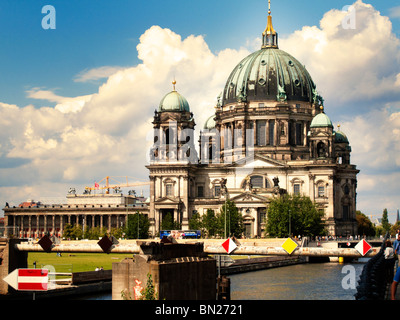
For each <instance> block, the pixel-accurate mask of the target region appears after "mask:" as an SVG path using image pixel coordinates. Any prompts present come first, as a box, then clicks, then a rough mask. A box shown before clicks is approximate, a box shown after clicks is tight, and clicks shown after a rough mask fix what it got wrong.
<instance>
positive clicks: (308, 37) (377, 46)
mask: <svg viewBox="0 0 400 320" xmlns="http://www.w3.org/2000/svg"><path fill="white" fill-rule="evenodd" d="M353 8H354V10H355V28H354V29H351V28H344V27H343V21H344V19H346V16H347V15H348V12H347V11H341V10H336V9H335V10H330V11H329V12H327V13H325V15H324V16H323V18H322V19H321V21H320V26H319V27H317V26H312V27H309V26H305V27H303V29H302V30H298V31H296V32H294V33H292V34H291V35H290V36H289V37H287V38H286V39H281V40H280V47H281V48H282V49H283V50H285V51H287V52H289V53H292V54H293V55H294V56H295V57H296V58H297V59H298V60H299V61H301V62H302V63H303V64H304V65H305V66H306V67H307V70H308V71H309V72H310V74H311V76H312V77H313V79H314V81H315V83H316V84H317V87H318V90H319V91H320V92H321V93H322V95H323V97H324V98H325V100H326V103H327V110H329V106H332V108H334V107H338V106H342V107H343V106H344V105H345V104H348V103H353V104H354V101H361V100H363V101H365V100H368V99H378V100H379V99H380V98H385V99H386V98H387V97H388V96H391V97H396V99H398V98H399V90H398V87H396V85H395V83H396V81H397V80H398V74H399V73H400V50H399V49H400V40H399V39H398V38H396V36H395V35H394V33H393V32H392V23H391V22H390V20H389V18H388V17H385V16H382V15H381V14H380V12H379V11H377V10H375V9H374V8H373V7H372V6H371V5H368V4H364V3H363V2H362V1H360V0H358V1H357V2H355V3H354V4H353ZM359 107H360V108H364V109H368V108H369V106H368V105H365V104H364V105H363V106H359ZM353 109H354V105H353ZM357 111H360V112H363V110H357ZM333 112H334V110H333Z"/></svg>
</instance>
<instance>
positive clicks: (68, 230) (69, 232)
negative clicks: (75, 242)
mask: <svg viewBox="0 0 400 320" xmlns="http://www.w3.org/2000/svg"><path fill="white" fill-rule="evenodd" d="M63 237H64V238H66V239H74V227H73V226H72V224H70V223H67V224H66V225H65V226H64V230H63Z"/></svg>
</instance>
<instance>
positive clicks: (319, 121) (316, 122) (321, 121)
mask: <svg viewBox="0 0 400 320" xmlns="http://www.w3.org/2000/svg"><path fill="white" fill-rule="evenodd" d="M326 127H328V128H333V124H332V121H331V119H329V117H328V116H327V115H326V114H325V113H324V112H321V113H320V114H317V115H316V116H315V117H314V119H313V120H312V121H311V125H310V128H326Z"/></svg>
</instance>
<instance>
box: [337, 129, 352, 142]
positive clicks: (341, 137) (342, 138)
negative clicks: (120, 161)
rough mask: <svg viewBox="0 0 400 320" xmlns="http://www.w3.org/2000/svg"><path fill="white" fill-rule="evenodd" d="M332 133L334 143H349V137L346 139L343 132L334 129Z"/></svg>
mask: <svg viewBox="0 0 400 320" xmlns="http://www.w3.org/2000/svg"><path fill="white" fill-rule="evenodd" d="M334 135H335V142H336V143H349V139H347V136H346V135H345V134H344V132H342V131H336V132H335V133H334Z"/></svg>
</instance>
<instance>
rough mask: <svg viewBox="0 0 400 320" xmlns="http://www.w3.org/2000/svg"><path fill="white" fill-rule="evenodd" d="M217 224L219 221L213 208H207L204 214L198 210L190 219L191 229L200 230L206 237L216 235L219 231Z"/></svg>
mask: <svg viewBox="0 0 400 320" xmlns="http://www.w3.org/2000/svg"><path fill="white" fill-rule="evenodd" d="M217 224H218V221H217V218H216V216H215V213H214V210H212V209H207V212H206V214H205V215H203V216H200V214H199V213H197V212H196V213H194V214H193V215H192V217H191V218H190V219H189V229H190V230H200V231H201V234H202V236H204V237H214V236H215V235H216V233H217Z"/></svg>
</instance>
